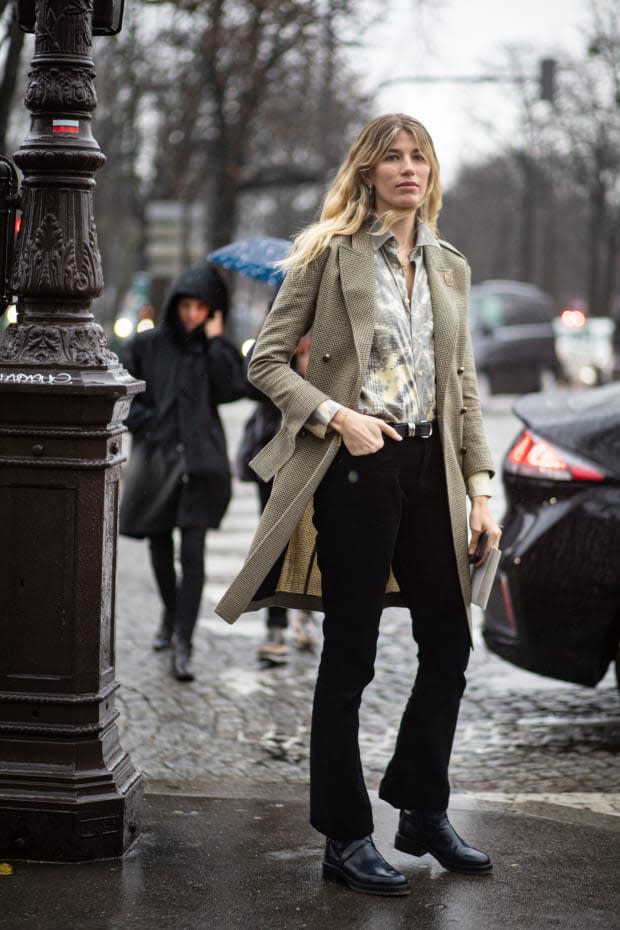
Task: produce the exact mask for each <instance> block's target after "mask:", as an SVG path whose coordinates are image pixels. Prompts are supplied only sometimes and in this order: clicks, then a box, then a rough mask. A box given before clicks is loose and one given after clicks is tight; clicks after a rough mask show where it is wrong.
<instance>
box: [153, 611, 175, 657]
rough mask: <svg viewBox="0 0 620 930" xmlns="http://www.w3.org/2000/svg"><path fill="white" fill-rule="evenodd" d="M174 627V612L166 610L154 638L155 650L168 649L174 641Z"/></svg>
mask: <svg viewBox="0 0 620 930" xmlns="http://www.w3.org/2000/svg"><path fill="white" fill-rule="evenodd" d="M173 627H174V614H173V613H172V612H171V611H170V610H164V612H163V614H162V618H161V623H160V624H159V629H158V630H157V633H156V634H155V638H154V639H153V649H154V650H155V652H161V651H162V649H168V648H169V646H170V643H171V642H172V630H173Z"/></svg>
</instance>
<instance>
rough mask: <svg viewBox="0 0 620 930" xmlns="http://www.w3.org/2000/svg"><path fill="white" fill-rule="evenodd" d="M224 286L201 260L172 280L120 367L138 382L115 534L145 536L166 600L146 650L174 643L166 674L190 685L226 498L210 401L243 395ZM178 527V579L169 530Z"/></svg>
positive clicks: (222, 453) (223, 456) (218, 428)
mask: <svg viewBox="0 0 620 930" xmlns="http://www.w3.org/2000/svg"><path fill="white" fill-rule="evenodd" d="M227 310H228V292H227V289H226V285H225V284H224V281H223V279H222V277H221V276H220V274H219V273H218V271H217V270H216V269H215V267H213V266H212V265H208V264H201V265H196V266H194V267H192V268H188V269H187V270H186V271H184V272H183V273H182V274H181V275H180V276H179V278H177V280H176V281H175V282H174V284H173V286H172V290H171V291H170V293H169V295H168V298H167V301H166V305H165V307H164V320H163V323H162V324H161V326H158V327H157V328H155V329H151V330H147V331H145V332H142V333H138V335H137V336H136V337H135V339H134V340H133V341H132V343H131V344H130V345H129V347H128V350H127V354H126V357H125V358H124V362H125V365H126V367H127V369H128V370H129V371H130V372H131V374H132V375H135V377H136V378H142V379H144V380H145V381H146V391H145V392H144V393H143V394H139V395H138V396H137V397H136V399H135V400H134V401H133V404H132V407H131V412H130V414H129V417H128V419H127V425H128V427H129V429H130V430H131V433H132V435H133V447H132V454H131V460H130V463H129V468H128V471H127V477H126V480H125V491H124V494H123V500H122V504H121V513H120V532H121V533H123V534H124V535H126V536H134V537H137V538H138V539H143V538H145V537H147V538H148V540H149V549H150V555H151V563H152V566H153V572H154V574H155V579H156V582H157V586H158V589H159V593H160V595H161V599H162V601H163V605H164V611H163V618H162V622H161V625H160V628H159V630H158V632H157V634H156V637H155V640H154V643H153V648H154V649H156V650H160V649H166V648H168V647H169V646H170V645H172V663H171V672H172V674H173V675H174V677H175V678H176V679H177V680H178V681H184V682H187V681H192V680H193V679H194V671H193V668H192V666H191V662H190V659H191V649H192V636H193V632H194V627H195V625H196V619H197V617H198V610H199V607H200V600H201V597H202V588H203V585H204V577H205V575H204V544H205V535H206V532H207V529H210V528H217V527H218V526H219V524H220V521H221V520H222V517H223V516H224V513H225V512H226V508H227V506H228V502H229V500H230V468H229V464H228V455H227V451H226V439H225V436H224V430H223V429H222V424H221V422H220V418H219V414H218V410H217V406H218V404H223V403H228V402H229V401H233V400H237V399H238V398H239V397H243V396H244V394H245V381H244V376H243V368H242V362H241V357H240V355H239V353H238V352H237V350H236V349H235V347H234V346H233V345H231V343H229V342H228V341H227V340H226V339H225V338H224V337H223V335H222V334H223V331H224V326H223V318H224V316H225V314H226V312H227ZM175 527H178V528H179V529H180V530H181V550H180V560H181V578H180V579H177V576H176V570H175V559H174V539H173V530H174V528H175Z"/></svg>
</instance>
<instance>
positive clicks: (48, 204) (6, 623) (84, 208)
mask: <svg viewBox="0 0 620 930" xmlns="http://www.w3.org/2000/svg"><path fill="white" fill-rule="evenodd" d="M35 8H36V26H35V27H34V31H35V36H36V38H35V54H34V58H33V62H32V69H31V72H30V81H29V85H28V91H27V94H26V105H27V106H28V108H29V110H30V111H31V113H32V123H31V129H30V133H29V135H28V137H27V138H26V140H25V142H24V144H23V145H22V147H21V148H20V150H19V152H18V153H17V154H16V156H15V160H16V162H17V164H18V165H19V167H20V168H21V169H22V171H23V175H24V178H23V183H22V198H21V206H22V210H23V218H22V228H21V233H20V236H19V240H18V246H17V255H16V260H15V266H14V275H13V287H14V291H15V293H16V294H17V295H18V298H19V299H18V321H17V323H16V324H15V325H13V326H10V327H9V328H8V329H7V330H6V332H5V333H4V334H3V336H2V339H1V341H0V553H1V555H0V858H31V859H53V860H79V859H91V858H98V857H102V856H117V855H120V854H122V853H123V852H124V851H125V850H126V849H127V848H128V846H129V845H130V844H131V843H132V842H133V840H134V839H135V838H136V836H137V835H138V832H139V816H138V815H139V808H140V799H141V791H142V783H141V776H140V775H139V774H138V772H137V771H136V769H135V768H134V766H133V764H132V762H131V760H130V758H129V757H128V755H127V754H126V753H125V752H124V751H123V750H122V748H121V746H120V744H119V739H118V732H117V728H116V722H115V721H116V717H117V712H116V711H115V708H114V692H115V690H116V687H117V685H116V682H115V680H114V585H115V562H116V535H117V524H116V521H117V503H118V487H119V472H120V463H121V461H122V455H121V442H120V436H121V434H122V432H123V431H124V427H123V420H124V418H125V417H126V415H127V412H128V409H129V405H130V402H131V398H132V396H133V395H134V394H135V393H136V392H138V391H140V390H141V389H142V388H143V385H142V383H141V382H136V381H134V380H133V379H132V378H131V377H130V376H129V375H128V374H127V372H126V371H125V370H124V369H123V368H122V367H121V366H120V364H119V362H118V359H117V358H116V356H115V355H113V354H112V353H111V352H109V351H108V348H107V346H106V341H105V338H104V335H103V331H102V329H101V327H100V326H99V325H98V324H97V323H96V322H95V321H94V318H93V315H92V313H91V303H92V300H93V298H94V297H96V296H97V295H98V294H100V293H101V291H102V288H103V279H102V273H101V261H100V256H99V251H98V247H97V235H96V230H95V220H94V215H93V193H92V192H93V188H94V173H95V171H96V170H97V168H99V167H100V166H101V164H102V163H103V161H104V158H103V155H102V154H101V152H100V150H99V147H98V145H97V143H96V141H95V139H94V138H93V136H92V134H91V128H90V124H91V114H92V111H93V110H94V108H95V103H96V98H95V90H94V77H95V72H94V68H93V62H92V58H91V44H92V25H93V0H36V4H33V3H27V2H24V3H21V2H18V10H19V14H20V20H21V23H22V26H23V27H24V28H28V27H29V26H30V27H31V28H32V26H33V24H34V16H33V14H34V9H35ZM121 13H122V3H120V2H117V0H104V2H99V0H97V2H96V4H95V10H94V14H95V16H94V19H95V27H96V28H97V29H98V31H101V32H106V31H107V32H113V31H118V28H120V17H121Z"/></svg>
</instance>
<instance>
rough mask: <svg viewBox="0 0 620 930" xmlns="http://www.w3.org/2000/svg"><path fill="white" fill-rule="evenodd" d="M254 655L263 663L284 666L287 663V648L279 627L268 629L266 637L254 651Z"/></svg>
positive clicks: (282, 632)
mask: <svg viewBox="0 0 620 930" xmlns="http://www.w3.org/2000/svg"><path fill="white" fill-rule="evenodd" d="M256 655H257V656H258V658H259V659H262V661H263V662H270V663H271V664H273V665H284V663H285V662H287V661H288V646H287V645H286V640H285V638H284V631H283V630H282V628H281V627H278V626H271V627H269V628H268V630H267V637H266V639H265V641H264V642H263V643H261V644H260V646H259V647H258V649H257V650H256Z"/></svg>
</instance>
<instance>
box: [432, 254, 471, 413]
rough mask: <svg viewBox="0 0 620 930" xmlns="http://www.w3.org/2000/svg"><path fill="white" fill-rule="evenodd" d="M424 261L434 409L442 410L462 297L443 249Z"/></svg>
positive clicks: (457, 329)
mask: <svg viewBox="0 0 620 930" xmlns="http://www.w3.org/2000/svg"><path fill="white" fill-rule="evenodd" d="M424 261H425V265H426V273H427V275H428V285H429V289H430V292H431V302H432V305H433V329H434V337H435V372H436V374H435V378H436V383H437V408H438V409H439V410H442V409H443V402H444V398H445V395H446V383H447V377H448V373H449V371H450V368H451V365H452V359H453V357H454V349H455V347H456V339H457V335H458V331H459V323H460V314H459V302H460V301H461V300H462V296H463V295H462V290H461V288H460V287H458V286H457V282H456V280H455V276H454V270H453V269H452V268H451V267H450V265H451V263H450V262H449V260H447V259H446V253H445V252H444V250H443V249H436V248H427V249H425V250H424Z"/></svg>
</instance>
